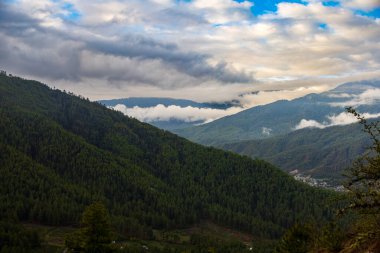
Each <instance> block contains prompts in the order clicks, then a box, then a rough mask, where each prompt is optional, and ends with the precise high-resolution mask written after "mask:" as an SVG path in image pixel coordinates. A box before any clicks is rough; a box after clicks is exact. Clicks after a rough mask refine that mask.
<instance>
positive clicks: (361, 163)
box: [345, 107, 380, 214]
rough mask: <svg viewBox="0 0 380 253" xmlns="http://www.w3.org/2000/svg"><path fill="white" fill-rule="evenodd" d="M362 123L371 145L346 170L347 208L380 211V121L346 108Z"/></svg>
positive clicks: (363, 211) (367, 212)
mask: <svg viewBox="0 0 380 253" xmlns="http://www.w3.org/2000/svg"><path fill="white" fill-rule="evenodd" d="M347 111H348V112H349V113H352V114H353V115H354V116H355V117H356V118H357V119H358V120H359V122H360V124H362V125H363V127H364V129H363V131H364V132H366V133H368V134H369V136H370V138H371V140H372V146H370V147H369V149H368V152H366V153H365V154H364V155H363V156H362V157H360V158H358V159H357V160H356V161H355V162H354V164H353V166H352V167H351V168H350V170H349V172H348V175H347V176H348V181H347V183H346V184H345V187H346V189H347V190H348V191H349V193H350V194H351V196H352V198H351V203H350V206H349V208H350V209H356V210H359V211H360V212H362V213H366V214H379V213H380V126H379V124H380V122H379V121H372V122H368V121H367V120H366V119H365V118H364V117H363V116H362V115H361V114H359V113H358V112H356V110H355V109H353V108H351V107H349V108H347Z"/></svg>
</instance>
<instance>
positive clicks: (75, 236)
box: [66, 202, 112, 253]
mask: <svg viewBox="0 0 380 253" xmlns="http://www.w3.org/2000/svg"><path fill="white" fill-rule="evenodd" d="M81 225H82V228H81V229H80V230H79V231H76V232H74V233H72V234H71V235H69V236H68V237H67V238H66V246H67V247H68V248H69V250H71V252H85V253H106V252H111V251H112V249H111V227H110V221H109V215H108V212H107V209H106V208H105V207H104V205H103V204H101V203H99V202H97V203H94V204H92V205H90V206H88V207H87V208H86V210H85V211H84V212H83V215H82V220H81Z"/></svg>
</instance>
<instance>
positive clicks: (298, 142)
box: [221, 124, 371, 184]
mask: <svg viewBox="0 0 380 253" xmlns="http://www.w3.org/2000/svg"><path fill="white" fill-rule="evenodd" d="M370 142H371V141H370V139H369V138H368V136H367V135H366V134H365V133H364V132H363V131H362V126H361V125H359V124H351V125H347V126H334V127H328V128H324V129H315V128H314V129H311V128H305V129H301V130H297V131H294V132H291V133H288V134H285V135H283V136H277V137H273V138H267V139H261V140H251V141H242V142H237V143H227V144H223V145H221V147H222V148H223V149H226V150H231V151H234V152H236V153H239V154H242V155H248V156H250V157H253V158H256V157H260V158H262V159H265V160H267V161H270V162H271V163H273V164H274V165H276V166H279V167H281V168H282V169H284V170H285V171H287V172H292V171H293V173H301V174H303V175H305V176H307V175H310V176H312V177H313V178H319V179H328V180H329V181H332V180H334V181H337V182H335V183H334V182H332V183H333V184H340V182H339V181H341V180H342V174H343V170H344V169H346V168H348V167H349V166H350V165H351V164H352V162H353V160H354V159H355V158H357V157H359V156H360V155H362V154H363V153H364V152H365V150H366V148H367V147H369V146H370V144H371V143H370Z"/></svg>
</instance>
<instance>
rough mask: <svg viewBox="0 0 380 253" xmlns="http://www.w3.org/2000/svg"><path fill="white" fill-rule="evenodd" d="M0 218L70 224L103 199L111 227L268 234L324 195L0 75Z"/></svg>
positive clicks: (309, 214) (126, 231) (317, 205)
mask: <svg viewBox="0 0 380 253" xmlns="http://www.w3.org/2000/svg"><path fill="white" fill-rule="evenodd" d="M0 119H1V120H0V165H1V166H0V173H1V177H0V199H1V201H0V214H1V215H0V220H1V219H5V220H20V221H22V222H32V223H37V224H49V225H53V226H58V225H74V224H77V223H78V220H79V217H80V214H81V212H82V211H83V209H84V207H85V206H86V205H88V204H90V203H92V202H94V201H101V202H103V203H105V204H106V206H107V207H108V209H109V210H110V213H111V218H112V220H113V222H114V224H116V225H115V226H117V229H118V232H119V233H121V234H122V235H124V236H127V235H128V236H130V237H134V238H148V239H154V238H156V237H155V236H154V233H153V230H152V229H155V230H165V231H166V230H168V229H176V228H186V227H189V226H192V225H194V224H198V223H200V222H201V221H209V222H212V223H214V224H218V225H219V226H223V227H226V228H231V229H235V230H238V231H245V232H247V233H250V234H252V235H253V236H255V237H256V238H275V239H276V238H278V237H279V236H281V235H282V233H283V232H284V231H285V229H286V228H288V227H290V226H291V225H292V224H294V223H295V222H296V221H298V220H302V221H303V220H308V219H312V220H315V221H318V222H322V221H323V220H326V219H327V217H329V215H330V214H331V212H330V211H329V208H328V207H327V206H326V205H325V204H324V203H326V201H327V198H328V197H329V196H331V193H330V192H327V191H324V190H320V189H316V188H312V187H309V186H307V185H304V184H302V183H300V182H297V181H295V180H293V178H292V177H291V176H289V175H287V174H286V173H285V172H282V171H280V170H279V169H277V168H276V167H274V166H272V165H270V164H269V163H267V162H264V161H261V160H252V159H250V158H248V157H242V156H239V155H236V154H234V153H231V152H226V151H222V150H218V149H215V148H211V147H203V146H201V145H198V144H194V143H191V142H189V141H187V140H186V139H183V138H180V137H178V136H176V135H174V134H172V133H170V132H167V131H163V130H160V129H157V128H155V127H153V126H151V125H149V124H146V123H142V122H139V121H137V120H135V119H133V118H129V117H126V116H124V115H123V114H122V113H120V112H117V111H114V110H110V109H108V108H106V107H104V106H103V105H101V104H99V103H97V102H90V101H89V100H86V99H84V98H81V97H76V96H74V95H72V94H68V93H65V92H62V91H59V90H54V89H50V88H49V87H47V86H45V85H43V84H41V83H39V82H37V81H30V80H24V79H22V78H19V77H10V76H6V75H4V74H3V75H0Z"/></svg>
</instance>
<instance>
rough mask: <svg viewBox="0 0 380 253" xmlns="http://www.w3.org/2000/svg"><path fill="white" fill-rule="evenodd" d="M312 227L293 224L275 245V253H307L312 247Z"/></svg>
mask: <svg viewBox="0 0 380 253" xmlns="http://www.w3.org/2000/svg"><path fill="white" fill-rule="evenodd" d="M313 237H314V235H313V227H312V226H311V225H308V224H306V225H301V224H295V225H294V226H293V227H291V228H290V229H288V230H287V232H286V233H285V234H284V236H283V237H282V238H281V240H280V242H279V244H278V245H277V247H276V249H275V252H276V253H307V252H309V250H310V249H311V247H312V242H313Z"/></svg>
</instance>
